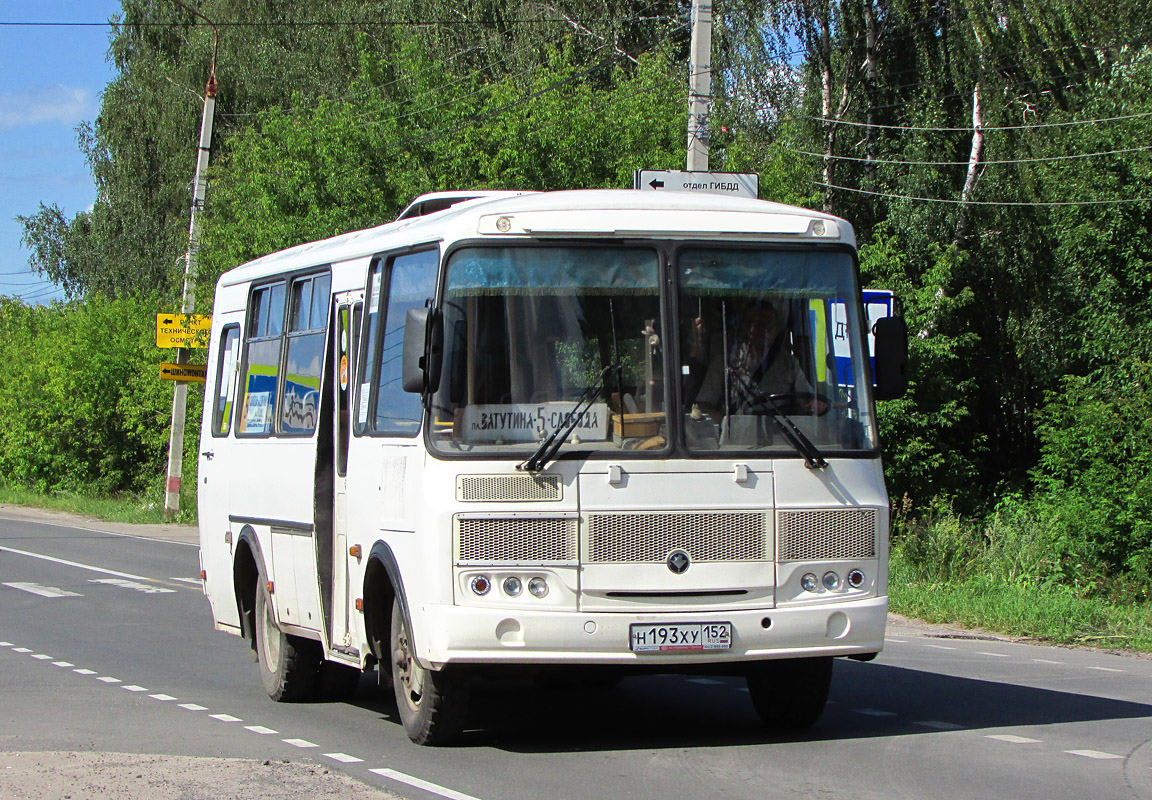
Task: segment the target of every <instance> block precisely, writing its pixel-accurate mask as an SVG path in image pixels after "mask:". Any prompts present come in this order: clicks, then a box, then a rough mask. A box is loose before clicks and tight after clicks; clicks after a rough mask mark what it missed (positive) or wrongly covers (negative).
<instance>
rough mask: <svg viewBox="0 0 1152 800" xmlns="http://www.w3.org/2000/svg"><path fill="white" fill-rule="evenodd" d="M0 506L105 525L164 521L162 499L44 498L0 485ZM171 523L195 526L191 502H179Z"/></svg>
mask: <svg viewBox="0 0 1152 800" xmlns="http://www.w3.org/2000/svg"><path fill="white" fill-rule="evenodd" d="M0 505H13V506H28V507H31V508H44V509H49V510H51V511H66V512H68V513H71V514H81V515H83V516H86V517H92V518H94V519H101V520H105V521H107V522H125V523H129V524H137V525H139V524H154V523H160V522H165V521H167V520H165V519H164V503H163V499H162V498H153V497H148V498H143V497H107V496H103V497H96V496H90V495H83V494H74V493H71V492H61V493H54V494H44V493H42V492H36V491H34V490H32V489H27V488H23V487H19V486H6V485H4V484H3V483H0ZM175 521H176V522H179V523H182V524H195V522H196V502H195V498H193V499H192V501H191V502H189V501H187V500H186V499H185V498H181V501H180V513H179V514H178V515H177V517H176V520H175Z"/></svg>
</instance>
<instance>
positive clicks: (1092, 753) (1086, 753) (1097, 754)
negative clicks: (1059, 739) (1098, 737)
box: [1064, 750, 1124, 760]
mask: <svg viewBox="0 0 1152 800" xmlns="http://www.w3.org/2000/svg"><path fill="white" fill-rule="evenodd" d="M1064 752H1065V753H1068V754H1069V755H1074V756H1083V757H1084V758H1095V759H1099V760H1106V759H1110V758H1124V756H1118V755H1116V754H1115V753H1103V752H1101V751H1099V750H1065V751H1064Z"/></svg>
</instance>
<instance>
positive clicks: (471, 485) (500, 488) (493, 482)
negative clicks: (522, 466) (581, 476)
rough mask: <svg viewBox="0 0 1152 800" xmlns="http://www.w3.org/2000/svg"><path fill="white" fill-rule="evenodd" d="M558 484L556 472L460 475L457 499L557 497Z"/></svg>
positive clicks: (512, 500)
mask: <svg viewBox="0 0 1152 800" xmlns="http://www.w3.org/2000/svg"><path fill="white" fill-rule="evenodd" d="M560 487H561V484H560V479H559V478H557V477H556V476H555V475H460V476H458V477H457V478H456V499H457V500H459V501H460V502H462V503H474V502H480V501H488V502H502V501H504V502H509V501H510V502H524V501H529V500H560V499H561V488H560Z"/></svg>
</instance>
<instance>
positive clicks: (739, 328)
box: [430, 244, 875, 458]
mask: <svg viewBox="0 0 1152 800" xmlns="http://www.w3.org/2000/svg"><path fill="white" fill-rule="evenodd" d="M660 263H661V259H660V255H659V253H658V251H657V250H656V249H655V247H651V248H647V247H642V246H636V247H622V246H602V245H593V244H589V245H582V246H538V245H534V246H511V247H468V248H462V249H459V250H456V251H455V252H454V253H453V254H452V255H451V257H450V258H449V261H448V264H447V269H446V272H445V285H444V290H443V295H442V298H443V302H442V306H441V307H442V310H443V315H444V357H443V362H442V363H443V372H442V373H441V380H440V383H439V388H438V390H437V392H436V394H435V396H434V397H433V400H432V415H431V426H432V427H431V431H430V440H431V442H432V445H433V447H434V448H435V449H437V450H439V451H441V452H444V453H454V454H462V453H471V454H476V455H490V456H494V457H495V456H498V457H502V458H503V457H514V458H515V457H522V458H527V457H529V456H530V455H531V454H532V453H533V452H534V451H536V450H537V449H538V448H539V447H540V445H541V443H542V442H544V441H545V440H546V439H548V437H549V436H551V435H552V434H553V433H554V432H555V431H556V430H557V429H558V428H562V427H564V426H565V425H570V426H571V433H570V434H569V435H568V436H567V438H566V440H565V442H564V443H563V444H562V445H560V446H559V447H558V454H559V456H560V457H563V454H564V453H566V452H571V451H580V452H581V453H595V452H619V451H637V452H641V451H648V452H659V451H665V452H666V451H667V449H668V448H669V447H671V446H673V445H674V444H675V442H677V441H678V442H681V443H682V444H683V445H684V446H685V447H686V448H687V450H688V452H689V453H696V454H699V455H702V456H704V455H715V453H716V452H717V451H722V450H739V451H744V450H750V449H754V450H763V451H766V452H768V451H775V450H778V451H779V453H780V454H781V455H788V456H797V455H798V451H797V449H796V447H797V446H796V444H795V435H794V434H793V435H787V434H786V433H785V432H783V431H782V430H781V423H782V422H783V421H784V420H787V421H788V422H789V423H790V424H791V425H792V427H793V429H795V428H799V429H800V431H801V433H800V436H801V438H802V439H808V440H809V441H810V444H811V446H813V447H815V448H819V449H820V451H821V452H823V453H824V455H827V454H828V452H834V451H844V450H861V449H871V448H872V447H873V446H874V441H875V438H874V431H873V427H874V426H873V423H872V421H871V420H870V418H869V415H868V413H867V409H868V406H867V402H866V400H867V395H866V393H864V392H860V391H856V387H863V386H865V385H866V377H865V376H866V372H865V366H864V361H863V358H862V355H861V354H862V352H864V351H863V350H862V348H863V346H864V344H865V338H864V333H863V330H862V328H861V325H860V321H859V301H858V300H857V299H853V298H858V295H859V292H858V290H857V288H856V283H855V271H854V266H853V262H852V258H851V256H850V255H848V254H846V253H839V252H830V251H819V252H818V251H814V250H813V251H809V252H798V251H796V250H788V251H781V250H771V249H766V248H762V249H740V248H721V247H716V248H712V247H687V248H683V249H681V250H679V251H678V253H677V254H676V256H675V262H674V265H673V268H674V269H675V270H676V275H677V278H678V279H677V285H678V292H679V296H678V298H676V299H675V302H674V303H673V305H672V306H671V307H672V308H674V309H675V319H676V323H677V327H678V330H677V331H675V332H667V331H665V330H664V327H665V326H664V324H663V322H662V320H663V319H664V317H663V316H662V310H661V309H662V304H661V285H662V282H661V278H660V276H661V268H660ZM838 358H840V359H841V360H840V361H838V360H837V359H838ZM598 382H600V383H602V384H603V385H602V387H600V390H599V391H598V392H597V393H596V396H595V397H593V398H591V401H590V402H585V403H583V404H581V403H580V400H581V398H582V397H584V396H585V395H586V390H587V389H588V388H589V387H590V386H593V385H595V384H597V383H598ZM677 408H678V409H679V411H678V413H674V412H675V410H676V409H677ZM578 409H579V410H580V411H582V413H581V414H580V415H579V418H578V419H577V418H575V417H574V416H573V414H574V412H576V411H577V410H578Z"/></svg>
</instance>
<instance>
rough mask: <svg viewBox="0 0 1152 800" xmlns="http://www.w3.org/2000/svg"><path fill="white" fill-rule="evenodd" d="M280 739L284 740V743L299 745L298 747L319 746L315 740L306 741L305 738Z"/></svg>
mask: <svg viewBox="0 0 1152 800" xmlns="http://www.w3.org/2000/svg"><path fill="white" fill-rule="evenodd" d="M280 741H282V742H284V743H285V744H290V745H292V746H293V747H300V748H307V747H319V746H320V745H318V744H316V743H315V742H310V741H308V740H307V739H281V740H280Z"/></svg>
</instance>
